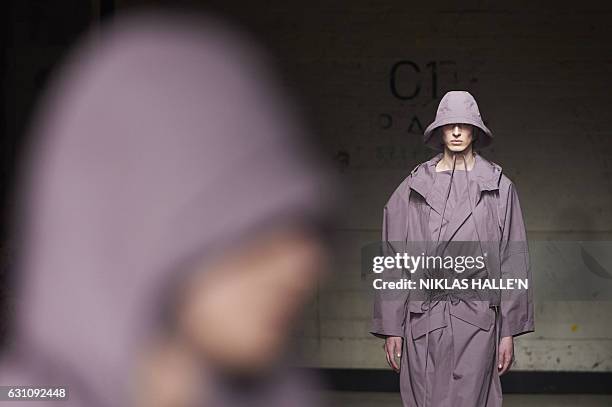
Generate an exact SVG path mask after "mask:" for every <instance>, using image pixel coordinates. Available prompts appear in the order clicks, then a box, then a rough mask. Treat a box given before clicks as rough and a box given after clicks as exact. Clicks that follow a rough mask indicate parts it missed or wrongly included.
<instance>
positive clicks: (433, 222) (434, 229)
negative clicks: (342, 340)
mask: <svg viewBox="0 0 612 407" xmlns="http://www.w3.org/2000/svg"><path fill="white" fill-rule="evenodd" d="M492 141H493V134H492V133H491V131H490V130H489V129H488V128H487V126H485V124H484V123H483V121H482V118H481V116H480V112H479V109H478V105H477V104H476V101H475V99H474V97H473V96H472V95H471V94H470V93H469V92H466V91H457V90H454V91H449V92H447V93H446V94H445V95H444V97H443V98H442V100H441V101H440V104H439V106H438V110H437V113H436V118H435V120H434V121H433V122H432V123H431V124H430V125H429V126H428V127H427V128H426V130H425V132H424V143H425V144H426V145H427V146H429V147H431V148H433V149H434V150H437V151H438V154H437V155H436V156H434V157H433V158H432V159H430V160H429V161H426V162H423V163H421V164H419V165H417V166H416V167H415V168H414V169H413V170H412V171H411V173H410V174H409V175H408V177H406V179H405V180H404V181H403V182H402V183H401V184H400V185H399V186H398V188H397V189H396V190H395V191H394V192H393V194H392V195H391V197H390V198H389V200H388V202H387V204H386V205H385V208H384V216H383V225H382V230H383V233H382V241H383V243H393V244H395V243H398V242H399V243H401V244H403V245H404V246H403V247H404V249H405V250H408V248H410V247H417V246H418V247H427V248H432V247H433V248H434V252H437V251H439V248H440V247H443V250H442V252H444V250H447V249H449V248H454V250H455V252H457V250H459V251H460V252H461V250H465V248H466V247H467V248H470V251H471V249H472V248H475V247H477V248H478V252H479V253H480V254H483V255H484V256H485V258H486V259H487V262H486V268H485V269H482V270H479V272H478V273H475V274H472V275H471V277H472V278H476V277H477V278H481V277H483V276H484V277H485V278H499V279H504V278H508V279H509V278H520V279H522V280H524V281H528V280H530V274H531V271H530V267H529V252H528V247H527V238H526V232H525V226H524V222H523V215H522V212H521V207H520V204H519V199H518V193H517V189H516V187H515V186H514V184H513V183H512V181H511V180H510V179H509V178H508V177H507V176H506V175H505V174H504V173H503V172H502V168H501V166H499V165H498V164H496V163H493V162H491V161H489V160H487V159H485V158H484V157H482V156H481V155H480V153H479V150H480V149H482V148H484V147H486V146H488V145H490V144H491V143H492ZM455 242H461V243H462V244H463V243H466V244H465V245H462V244H459V245H458V244H456V243H455ZM470 243H472V244H470ZM453 245H454V246H453ZM395 247H396V248H397V247H398V246H397V245H395ZM444 248H446V249H444ZM430 253H431V252H430ZM464 254H467V253H464ZM470 254H471V253H470ZM403 272H405V270H404V271H403ZM408 275H410V274H408ZM403 276H404V277H405V275H403ZM410 278H412V279H414V278H415V275H411V276H410ZM528 287H529V288H528V289H524V288H523V289H520V290H519V289H516V290H507V291H504V292H503V293H500V292H499V291H494V290H491V291H490V292H489V294H490V295H488V296H485V297H478V299H475V298H473V297H470V296H468V295H462V294H459V293H458V292H457V291H444V290H443V291H437V292H428V293H427V296H426V298H421V297H418V296H416V295H415V292H411V291H410V290H402V291H401V293H400V294H398V293H397V292H394V293H389V292H384V290H376V293H375V300H374V312H373V320H372V329H371V333H372V334H374V335H376V336H378V337H381V338H384V339H385V344H384V346H383V348H384V350H385V353H386V357H387V362H388V363H389V365H390V366H391V368H393V369H394V370H396V371H397V372H399V373H400V388H401V396H402V402H403V405H404V406H406V407H408V406H410V407H417V406H419V407H420V406H435V407H443V406H448V407H451V406H452V407H461V406H466V407H468V406H469V407H474V406H487V407H496V406H501V405H502V391H501V383H500V377H499V376H500V375H502V374H504V373H505V372H506V371H507V370H508V369H509V368H510V365H511V364H512V362H513V360H514V355H513V348H514V344H513V337H515V336H518V335H522V334H525V333H527V332H532V331H534V329H535V328H534V317H533V300H532V289H531V286H530V285H529V286H528ZM395 291H397V290H395Z"/></svg>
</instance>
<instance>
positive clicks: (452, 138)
mask: <svg viewBox="0 0 612 407" xmlns="http://www.w3.org/2000/svg"><path fill="white" fill-rule="evenodd" d="M440 131H441V132H442V142H443V143H444V145H445V146H446V148H447V149H449V150H450V151H452V152H461V151H463V150H465V149H466V148H468V146H469V145H470V144H471V143H472V140H473V132H474V128H473V126H472V125H471V124H466V123H454V124H446V125H444V126H442V127H441V129H440Z"/></svg>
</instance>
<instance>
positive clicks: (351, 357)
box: [225, 0, 612, 371]
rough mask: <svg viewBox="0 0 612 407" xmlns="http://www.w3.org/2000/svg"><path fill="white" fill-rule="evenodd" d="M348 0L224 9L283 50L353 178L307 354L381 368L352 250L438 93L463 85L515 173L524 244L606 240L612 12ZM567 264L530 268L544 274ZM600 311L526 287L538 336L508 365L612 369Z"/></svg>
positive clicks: (611, 331) (611, 184) (523, 340)
mask: <svg viewBox="0 0 612 407" xmlns="http://www.w3.org/2000/svg"><path fill="white" fill-rule="evenodd" d="M345 3H347V4H350V6H348V7H346V6H341V5H339V3H338V2H326V3H313V2H309V3H307V5H306V4H305V5H304V7H303V8H301V9H299V10H298V9H297V8H296V7H295V5H290V4H287V3H285V2H271V3H270V4H271V5H269V6H267V7H266V6H262V5H261V4H257V6H255V5H253V6H250V7H249V6H244V7H243V8H238V7H236V8H225V10H226V11H228V12H229V13H230V14H231V15H236V16H238V18H240V19H241V20H242V21H245V22H249V24H250V26H251V27H252V28H254V29H255V30H256V31H257V32H258V33H260V34H261V36H262V38H263V39H264V40H265V41H267V43H268V44H269V45H270V46H271V47H272V48H273V49H274V50H275V51H276V52H277V54H278V55H279V56H280V63H281V66H282V67H283V68H284V69H285V71H284V77H285V78H289V79H290V80H291V83H290V85H291V86H292V87H293V88H294V89H295V90H296V91H297V92H298V93H299V94H300V95H301V96H302V97H303V99H304V100H305V102H306V109H307V113H308V114H309V115H310V116H311V118H313V119H314V122H315V124H316V125H317V126H318V128H319V129H320V136H321V138H322V139H323V141H324V144H325V148H326V152H327V153H328V154H329V156H330V157H331V158H334V159H336V160H337V162H338V168H339V171H341V174H342V177H343V179H344V180H345V181H346V183H347V184H348V185H349V186H350V191H349V192H350V196H349V199H348V201H347V204H346V206H345V208H344V213H345V217H344V219H342V225H341V228H340V230H339V231H338V240H339V241H340V242H341V243H342V249H341V251H340V254H339V256H338V258H337V259H336V260H337V265H336V266H335V267H334V275H333V277H332V278H331V280H330V281H329V282H328V284H327V285H326V286H324V287H322V288H321V290H320V291H319V293H318V296H317V299H316V300H315V301H314V302H313V304H312V306H311V308H310V309H309V310H308V313H307V316H306V322H305V324H304V329H303V332H302V333H303V334H304V335H305V337H306V339H305V340H304V342H305V346H304V360H305V361H304V363H305V364H307V365H312V366H324V367H351V368H384V367H385V366H386V363H385V361H384V357H383V353H382V350H381V344H382V342H381V341H380V340H378V339H376V338H373V337H371V336H370V335H369V334H368V333H367V332H368V328H369V317H370V312H371V303H370V291H369V289H368V286H367V282H366V281H363V280H362V279H361V276H360V263H359V262H360V259H359V250H360V248H361V246H362V245H363V244H365V243H367V242H372V241H375V240H376V239H378V236H379V233H380V230H379V229H380V221H381V210H382V207H383V205H384V202H385V201H386V199H387V198H388V196H389V194H390V193H391V192H392V191H393V189H394V188H395V186H396V185H397V184H398V183H399V182H400V181H401V180H402V179H403V178H404V177H405V176H406V175H407V173H408V172H409V170H410V169H412V168H413V167H414V165H416V164H417V163H419V162H421V161H423V160H425V159H427V158H429V157H430V156H431V154H432V153H431V152H430V151H428V150H426V149H425V148H424V147H423V146H422V144H421V133H422V130H423V129H424V128H425V127H426V126H427V124H428V123H429V122H430V121H431V120H432V119H433V117H434V115H435V110H436V107H437V104H438V102H439V100H440V98H441V96H442V95H443V94H444V93H445V92H446V91H447V90H452V89H466V90H469V91H470V92H472V93H473V94H474V95H475V97H476V99H477V101H478V103H479V105H480V108H481V112H482V114H483V116H484V118H485V121H486V124H487V126H489V128H491V129H492V131H493V132H494V134H495V137H496V142H495V146H494V147H492V148H491V149H489V150H488V151H486V152H484V153H483V155H485V156H486V157H487V158H489V159H491V160H493V161H496V162H498V163H499V164H501V165H502V166H503V167H504V171H505V172H506V173H507V175H508V176H509V177H510V178H511V179H512V180H513V181H514V182H515V183H516V185H517V187H518V191H519V193H520V197H521V203H522V206H523V210H524V216H525V222H526V225H527V229H528V235H529V238H530V239H531V240H533V241H535V240H538V239H539V240H543V241H546V240H572V239H583V240H597V239H610V236H611V235H612V211H611V210H610V208H612V139H611V136H612V135H611V134H610V128H611V125H612V120H611V117H612V116H611V115H610V114H609V112H610V110H611V108H612V101H611V98H610V96H609V89H610V59H609V54H610V52H609V51H610V46H609V44H610V39H611V30H610V27H611V26H610V24H609V20H610V17H612V15H611V12H612V8H611V7H610V6H609V5H606V4H605V3H603V2H602V3H601V5H597V4H595V3H592V2H580V3H576V2H573V3H571V5H570V6H563V5H558V7H557V9H550V8H546V9H537V8H535V7H534V6H525V7H523V8H520V7H517V6H510V5H509V4H508V3H493V2H475V1H473V2H462V3H461V6H462V10H459V9H457V7H456V6H454V4H455V3H454V2H435V3H437V5H434V3H431V2H419V3H418V4H416V5H414V4H413V5H410V4H409V2H405V1H394V2H385V5H381V4H380V2H371V1H361V0H358V1H352V2H350V3H348V2H345ZM445 3H446V4H445ZM393 73H395V74H393ZM347 161H348V164H347ZM540 255H542V254H540ZM534 256H535V257H537V256H538V255H537V254H535V253H534ZM533 272H534V274H535V273H539V270H538V269H534V270H533ZM571 272H572V271H571V270H567V269H557V270H556V274H552V275H548V276H540V277H543V278H542V281H544V283H546V282H547V281H548V280H547V279H557V278H558V279H564V278H567V274H568V273H571ZM573 278H575V276H574V277H573ZM611 311H612V307H611V303H610V302H593V301H586V300H585V301H551V298H541V297H540V296H538V292H536V329H537V331H536V332H535V333H534V334H529V335H525V336H522V337H520V338H517V339H516V341H515V347H516V349H515V350H516V358H517V361H516V366H515V369H526V370H584V371H610V370H612V328H611V327H610V325H609V324H607V322H608V321H609V320H610V317H609V315H611Z"/></svg>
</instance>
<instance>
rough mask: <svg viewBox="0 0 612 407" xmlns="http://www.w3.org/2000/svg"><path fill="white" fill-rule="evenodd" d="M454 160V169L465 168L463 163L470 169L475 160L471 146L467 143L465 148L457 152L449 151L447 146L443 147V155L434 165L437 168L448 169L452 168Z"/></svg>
mask: <svg viewBox="0 0 612 407" xmlns="http://www.w3.org/2000/svg"><path fill="white" fill-rule="evenodd" d="M454 160H456V161H455V169H456V170H465V169H466V168H465V164H467V170H468V171H469V170H471V169H472V168H473V167H474V162H475V161H476V158H475V153H474V151H473V150H472V146H471V145H469V146H468V147H467V148H466V149H465V150H463V151H459V152H455V151H451V150H450V149H448V148H447V147H444V155H443V157H442V159H441V160H440V162H439V163H438V165H437V166H436V167H437V169H438V170H450V169H452V168H453V161H454Z"/></svg>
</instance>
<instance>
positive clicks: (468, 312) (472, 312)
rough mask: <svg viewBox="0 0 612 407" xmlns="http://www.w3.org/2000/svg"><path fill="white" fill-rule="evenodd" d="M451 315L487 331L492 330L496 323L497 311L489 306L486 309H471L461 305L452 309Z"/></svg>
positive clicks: (483, 307)
mask: <svg viewBox="0 0 612 407" xmlns="http://www.w3.org/2000/svg"><path fill="white" fill-rule="evenodd" d="M450 313H451V315H453V316H454V317H456V318H459V319H460V320H462V321H464V322H467V323H468V324H470V325H474V326H476V327H478V328H480V329H482V330H485V331H488V330H489V329H491V327H492V326H493V323H494V322H495V311H494V310H492V309H491V308H489V307H488V305H487V306H486V307H485V306H482V307H478V308H471V307H467V306H464V305H462V304H461V305H459V306H456V307H451V309H450Z"/></svg>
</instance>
